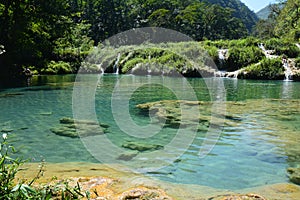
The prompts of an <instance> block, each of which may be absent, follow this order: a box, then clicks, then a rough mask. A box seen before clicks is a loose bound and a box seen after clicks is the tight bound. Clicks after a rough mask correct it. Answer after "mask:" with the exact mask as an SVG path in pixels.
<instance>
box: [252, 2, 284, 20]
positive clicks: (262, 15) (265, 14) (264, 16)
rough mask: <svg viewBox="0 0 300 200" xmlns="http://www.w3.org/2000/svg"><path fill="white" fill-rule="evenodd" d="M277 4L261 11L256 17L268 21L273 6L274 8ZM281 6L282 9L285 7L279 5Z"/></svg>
mask: <svg viewBox="0 0 300 200" xmlns="http://www.w3.org/2000/svg"><path fill="white" fill-rule="evenodd" d="M273 5H275V4H270V5H268V6H266V7H264V8H263V9H261V10H259V11H258V12H257V13H256V15H257V17H258V18H259V19H264V20H266V19H268V17H269V15H270V14H271V12H272V10H271V6H273ZM277 5H280V6H279V8H280V9H282V8H283V7H284V5H285V4H277Z"/></svg>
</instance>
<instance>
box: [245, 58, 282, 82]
mask: <svg viewBox="0 0 300 200" xmlns="http://www.w3.org/2000/svg"><path fill="white" fill-rule="evenodd" d="M245 71H246V75H245V77H244V78H251V79H274V80H276V79H282V78H283V76H284V67H283V65H282V61H281V59H280V58H277V59H268V58H264V59H263V60H262V61H261V62H260V63H259V64H254V65H251V66H249V67H247V68H245Z"/></svg>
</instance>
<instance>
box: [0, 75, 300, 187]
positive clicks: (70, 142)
mask: <svg viewBox="0 0 300 200" xmlns="http://www.w3.org/2000/svg"><path fill="white" fill-rule="evenodd" d="M85 76H86V78H87V79H88V78H89V77H91V78H95V76H94V75H85ZM96 79H97V80H98V82H97V83H96V88H95V107H94V111H95V113H96V115H97V119H98V121H99V122H101V123H102V124H105V125H107V126H108V128H107V130H106V133H105V135H106V136H107V138H108V139H109V140H110V141H111V142H112V144H113V145H115V146H117V147H119V148H120V149H123V150H124V152H125V151H126V152H129V153H131V154H134V153H136V151H131V150H130V149H125V148H123V147H122V145H124V143H126V142H137V143H138V142H140V143H144V144H145V143H148V144H158V145H160V146H165V145H167V144H168V143H169V142H170V141H171V140H172V138H173V137H175V136H176V133H177V129H176V128H174V127H167V126H165V127H161V125H160V124H154V126H157V127H158V128H160V131H159V132H158V133H157V134H156V135H150V136H149V137H147V138H137V137H135V136H133V135H130V134H128V133H127V132H126V131H124V129H122V127H120V124H118V123H116V121H115V116H114V114H113V112H119V110H118V109H122V110H120V113H121V112H122V111H123V108H121V107H120V108H119V107H115V110H114V111H112V101H111V100H112V94H113V93H114V92H115V91H116V88H115V86H116V83H118V81H123V82H122V83H123V84H124V85H125V86H126V87H122V88H121V91H119V93H117V94H115V96H113V97H114V98H115V99H116V100H115V103H121V102H123V101H125V100H124V99H123V98H124V96H126V95H128V94H129V96H130V98H129V104H128V106H129V113H130V117H131V118H132V119H133V121H134V122H135V123H136V124H137V125H139V126H146V125H147V124H149V122H151V119H150V118H149V116H148V114H147V113H146V114H145V113H141V112H140V110H139V109H138V108H136V105H138V104H142V103H147V102H155V101H161V100H176V99H177V97H176V95H177V96H182V97H184V100H195V98H194V97H196V99H197V100H200V101H207V102H210V101H211V98H214V97H215V96H214V94H216V93H218V92H219V93H222V94H223V95H225V97H226V102H222V103H224V105H226V107H227V109H226V112H227V115H230V116H231V115H232V116H234V118H233V119H232V120H229V121H226V122H225V125H224V127H222V131H221V133H220V134H221V135H220V138H219V140H218V142H217V144H216V145H215V146H214V148H213V149H212V151H211V152H210V153H209V154H208V155H207V156H205V157H204V158H199V156H198V153H199V149H200V148H201V146H202V143H203V141H204V138H205V137H206V131H205V127H204V128H203V130H200V131H197V132H196V135H195V137H194V140H193V141H192V142H191V145H190V146H189V147H188V148H187V149H185V151H184V154H182V155H181V156H180V157H178V158H177V159H176V160H175V161H174V162H170V163H169V165H168V166H166V167H163V168H161V169H159V170H157V171H154V172H148V173H147V174H148V175H149V176H153V177H157V178H159V179H162V180H167V181H171V182H176V183H187V184H189V183H192V184H199V185H207V186H211V187H215V188H222V189H242V188H249V187H255V186H261V185H266V184H273V183H280V182H288V178H287V173H286V168H287V167H290V166H292V167H295V166H298V165H299V162H300V161H299V160H297V159H295V158H297V156H298V155H292V153H291V151H290V150H291V149H290V148H292V147H293V148H297V146H299V145H297V144H299V142H300V141H299V140H300V136H299V134H300V126H299V125H298V124H299V120H300V104H299V102H300V101H299V100H300V92H299V91H300V83H296V82H283V81H249V80H234V79H207V80H203V79H197V78H191V79H182V78H168V77H154V76H152V77H151V76H148V77H141V76H129V75H128V76H121V75H104V76H101V77H100V76H99V77H97V78H96ZM74 81H75V76H74V75H67V76H39V77H33V79H32V80H31V82H30V85H29V86H26V82H18V83H14V85H11V84H8V83H6V84H2V85H1V86H0V106H1V115H0V130H1V131H2V132H3V133H4V132H7V133H8V136H9V139H10V140H11V142H12V143H13V144H14V145H16V146H17V147H18V149H19V150H20V152H19V153H20V154H21V155H22V156H24V157H25V158H30V159H31V161H35V162H39V161H40V160H42V159H45V160H46V161H47V162H54V163H56V162H99V160H97V159H96V158H95V157H94V156H93V155H91V153H90V152H89V150H87V149H86V147H85V146H84V145H83V143H82V141H81V140H80V139H79V138H70V137H65V136H60V135H56V134H54V133H53V132H51V131H50V130H51V129H52V128H55V127H59V126H60V121H59V120H60V119H61V118H63V117H69V118H73V109H74V107H72V106H73V100H74V99H73V98H76V96H75V97H74V96H73V88H74ZM186 81H187V82H186ZM205 81H208V82H209V83H212V84H211V85H210V86H209V87H211V88H209V89H208V87H207V85H206V83H207V82H205ZM220 81H221V82H222V84H224V90H218V88H217V89H216V88H214V87H212V86H213V85H215V86H218V84H220ZM138 83H142V85H140V84H138ZM186 83H189V84H190V85H191V87H192V88H193V91H190V88H187V87H186ZM81 84H85V83H81ZM126 84H127V85H126ZM132 85H135V86H136V85H137V86H138V87H137V88H136V89H134V90H133V91H130V89H132V88H131V86H132ZM169 86H172V87H171V88H170V87H169ZM172 90H173V91H172ZM174 91H176V92H177V94H175V93H174ZM193 93H194V94H193ZM194 95H195V96H194ZM86 101H87V103H88V102H89V101H88V99H86ZM227 103H228V104H227ZM236 103H241V104H245V105H243V106H240V107H239V106H238V105H239V104H236ZM113 105H114V104H113ZM208 106H209V105H208ZM208 110H210V107H208ZM286 113H287V114H286ZM289 113H290V114H289ZM119 120H120V121H119V122H122V123H121V124H126V123H127V121H128V118H121V119H119ZM122 120H124V121H122ZM129 128H130V127H129ZM184 131H185V132H186V133H187V134H188V133H189V131H190V130H189V129H188V128H187V129H184ZM145 132H146V128H145ZM291 144H292V145H291ZM293 145H294V146H293ZM149 151H151V150H149ZM146 152H147V151H146ZM295 152H297V151H296V150H294V151H293V154H295ZM298 152H300V151H298ZM143 153H144V152H140V153H139V154H141V155H143ZM171 154H172V153H170V156H172V155H171ZM111 156H112V157H118V155H111ZM161 159H163V158H161ZM135 162H138V161H135ZM139 162H140V163H136V165H137V166H140V165H142V164H143V160H140V161H139ZM158 162H159V158H158ZM134 164H135V163H134Z"/></svg>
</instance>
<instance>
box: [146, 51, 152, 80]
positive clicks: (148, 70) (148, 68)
mask: <svg viewBox="0 0 300 200" xmlns="http://www.w3.org/2000/svg"><path fill="white" fill-rule="evenodd" d="M150 60H151V55H149V56H148V61H149V63H148V64H147V72H148V76H149V75H151V72H152V70H151V68H150V65H151V64H150Z"/></svg>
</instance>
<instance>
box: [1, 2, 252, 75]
mask: <svg viewBox="0 0 300 200" xmlns="http://www.w3.org/2000/svg"><path fill="white" fill-rule="evenodd" d="M208 2H209V1H199V0H189V1H185V2H182V1H180V0H168V1H158V0H147V1H140V0H130V1H124V0H112V1H105V0H89V1H86V0H83V1H78V0H67V1H65V0H50V1H43V2H41V1H33V0H25V1H18V0H11V1H0V24H1V29H0V45H1V49H2V45H3V46H4V50H5V53H1V56H0V66H1V71H2V73H1V75H4V76H17V75H20V74H22V72H23V70H24V69H25V68H27V67H30V68H31V69H32V70H34V71H35V72H36V73H39V74H41V73H46V74H56V73H70V72H76V71H77V70H78V68H79V66H80V65H81V62H82V61H83V60H84V58H85V57H86V55H87V54H88V53H89V52H90V50H91V49H92V48H93V46H94V45H97V44H98V43H99V42H102V41H103V40H104V39H107V38H108V37H110V36H112V35H115V34H117V33H120V32H122V31H125V30H129V29H131V28H139V27H149V26H158V27H164V28H169V29H173V30H177V31H179V32H182V33H185V34H187V35H189V36H191V37H192V38H194V39H196V40H203V39H213V40H215V39H238V38H241V37H246V36H247V34H248V31H249V26H252V25H254V23H255V17H253V16H255V15H254V13H251V12H250V11H249V9H248V8H247V7H245V6H244V4H241V3H240V2H238V1H232V0H231V1H230V2H231V3H230V4H227V3H226V5H225V4H224V3H220V2H221V1H220V2H217V1H211V3H213V4H210V3H208ZM236 2H238V3H236ZM225 7H226V8H225ZM244 11H247V12H244ZM250 15H251V16H250ZM245 16H247V17H246V18H245ZM245 19H246V21H245ZM220 27H222V28H220ZM246 27H247V28H248V30H247V28H246ZM1 52H2V50H1ZM60 61H62V62H60ZM66 63H68V64H66Z"/></svg>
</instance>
